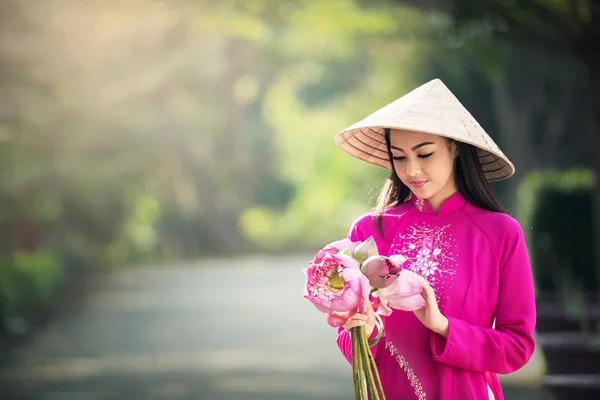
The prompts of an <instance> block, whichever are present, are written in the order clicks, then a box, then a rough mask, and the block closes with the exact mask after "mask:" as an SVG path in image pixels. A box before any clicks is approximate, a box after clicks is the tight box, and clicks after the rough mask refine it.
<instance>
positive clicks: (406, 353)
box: [336, 79, 535, 400]
mask: <svg viewBox="0 0 600 400" xmlns="http://www.w3.org/2000/svg"><path fill="white" fill-rule="evenodd" d="M336 142H337V144H338V145H339V146H340V147H341V148H342V149H343V150H344V151H346V152H348V153H349V154H351V155H353V156H355V157H357V158H359V159H362V160H365V161H367V162H370V163H372V164H375V165H378V166H380V167H384V168H387V169H390V170H391V175H390V178H389V179H388V180H387V182H386V184H385V185H384V187H383V189H382V192H381V194H380V197H379V203H378V205H377V206H376V208H375V210H374V211H373V212H372V213H369V214H367V215H364V216H362V217H360V218H358V219H357V220H356V221H355V222H354V224H353V226H352V229H351V232H350V239H351V240H353V241H357V240H365V239H367V238H368V237H369V236H373V237H374V238H375V240H376V242H377V247H378V250H379V253H380V254H382V255H388V256H389V255H392V254H402V255H404V256H405V257H407V258H408V261H407V262H406V263H405V264H404V265H403V267H404V268H407V269H410V270H412V271H413V272H414V273H416V274H418V276H419V279H421V280H422V282H423V286H424V289H423V293H422V295H423V297H424V299H425V302H426V306H425V307H424V308H422V309H420V310H417V311H415V312H406V311H398V310H396V311H394V312H393V313H392V314H391V315H390V316H388V317H382V325H381V326H377V325H378V324H377V323H376V321H377V319H376V318H375V315H374V312H373V310H372V308H368V310H367V312H366V313H365V314H358V313H357V314H354V315H353V316H352V317H350V318H349V319H348V321H347V322H346V324H345V325H344V326H343V328H340V329H339V335H338V339H337V343H338V346H339V347H340V349H341V351H342V353H343V354H344V355H345V356H346V358H347V359H348V361H350V362H351V358H352V351H351V348H352V347H351V341H350V335H349V333H348V332H349V329H350V328H352V327H355V326H360V325H365V326H366V331H367V335H368V336H369V337H370V339H371V342H373V341H375V342H376V343H374V344H373V345H372V347H371V350H372V352H373V355H374V357H375V361H376V363H377V366H378V370H379V374H380V377H381V380H382V383H383V387H384V392H385V394H386V397H387V398H388V399H390V400H392V399H420V400H422V399H428V400H436V399H440V400H463V399H494V400H501V399H503V395H502V391H501V388H500V385H499V383H498V379H497V377H496V374H497V373H501V374H506V373H510V372H513V371H516V370H517V369H519V368H521V367H522V366H523V365H525V364H526V363H527V361H528V360H529V358H530V357H531V355H532V353H533V350H534V347H535V343H534V339H533V332H534V327H535V300H534V290H533V279H532V273H531V267H530V264H529V257H528V254H527V248H526V245H525V241H524V238H523V232H522V229H521V227H520V226H519V224H518V223H517V222H516V221H515V220H514V219H512V218H511V217H510V216H508V215H507V214H505V213H503V212H502V209H501V208H500V206H499V204H498V202H497V201H496V200H495V199H494V196H493V195H492V192H491V191H490V189H489V186H488V181H494V180H500V179H505V178H508V177H510V176H511V175H512V174H513V173H514V167H513V165H512V164H511V162H510V161H509V160H508V158H507V157H506V156H505V155H504V154H503V153H502V151H501V150H500V149H499V148H498V147H497V146H496V144H495V143H494V142H493V140H492V139H491V138H490V137H489V136H488V135H487V134H486V133H485V131H484V130H483V129H482V128H481V126H480V125H479V124H478V123H477V121H475V119H474V118H473V117H472V116H471V115H470V114H469V112H468V111H467V110H466V109H465V108H464V107H463V106H462V104H460V102H459V101H458V100H457V99H456V97H454V95H453V94H452V93H451V92H450V91H449V90H448V88H446V86H445V85H444V84H443V83H442V82H441V81H440V80H438V79H436V80H433V81H431V82H429V83H427V84H425V85H423V86H421V87H419V88H417V89H415V90H414V91H412V92H411V93H409V94H407V95H406V96H404V97H402V98H400V99H399V100H396V101H395V102H393V103H391V104H389V105H388V106H386V107H384V108H382V109H381V110H379V111H377V112H375V113H373V114H371V115H370V116H368V117H367V118H365V119H364V120H363V121H361V122H359V123H357V124H355V125H353V126H351V127H350V128H348V129H346V130H344V131H342V132H341V133H339V134H338V135H337V136H336ZM377 337H380V338H381V339H379V340H378V341H377V340H376V339H377Z"/></svg>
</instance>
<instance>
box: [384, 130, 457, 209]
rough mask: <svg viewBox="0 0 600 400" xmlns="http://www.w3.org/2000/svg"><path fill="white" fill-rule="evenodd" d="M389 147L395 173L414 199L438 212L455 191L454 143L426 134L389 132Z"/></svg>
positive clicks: (455, 150) (455, 153)
mask: <svg viewBox="0 0 600 400" xmlns="http://www.w3.org/2000/svg"><path fill="white" fill-rule="evenodd" d="M390 145H391V150H392V156H393V157H394V168H395V169H396V174H397V175H398V177H399V178H400V180H401V181H402V182H403V183H404V184H405V185H406V186H408V188H409V189H410V190H411V192H413V194H414V195H415V196H417V197H419V198H421V199H424V200H427V201H428V202H429V204H431V206H432V207H433V208H434V209H436V210H438V209H439V207H440V206H441V204H442V203H443V202H444V200H446V199H447V198H448V197H450V196H452V194H454V193H455V192H456V190H457V188H456V181H455V179H454V159H455V158H456V156H457V155H458V151H457V148H456V144H455V143H454V142H449V141H448V140H446V139H444V138H442V137H440V136H436V135H430V134H427V133H420V132H411V131H399V130H392V131H391V132H390Z"/></svg>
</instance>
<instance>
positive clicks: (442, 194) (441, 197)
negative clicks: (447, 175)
mask: <svg viewBox="0 0 600 400" xmlns="http://www.w3.org/2000/svg"><path fill="white" fill-rule="evenodd" d="M457 191H458V188H457V187H456V184H455V183H454V182H452V183H451V184H449V185H448V186H447V187H446V188H444V189H443V190H440V191H439V192H438V193H436V194H435V195H433V196H431V197H430V198H428V199H426V200H427V202H428V203H429V205H430V206H431V208H433V210H434V211H435V212H436V214H437V213H438V211H440V208H441V207H442V204H444V202H445V201H446V200H448V199H449V198H450V197H452V196H453V195H454V193H456V192H457Z"/></svg>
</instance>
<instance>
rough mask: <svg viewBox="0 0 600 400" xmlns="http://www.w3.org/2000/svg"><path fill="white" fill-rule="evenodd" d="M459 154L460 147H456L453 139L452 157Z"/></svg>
mask: <svg viewBox="0 0 600 400" xmlns="http://www.w3.org/2000/svg"><path fill="white" fill-rule="evenodd" d="M459 155H460V149H459V148H458V145H457V144H456V141H453V142H452V158H456V157H458V156H459Z"/></svg>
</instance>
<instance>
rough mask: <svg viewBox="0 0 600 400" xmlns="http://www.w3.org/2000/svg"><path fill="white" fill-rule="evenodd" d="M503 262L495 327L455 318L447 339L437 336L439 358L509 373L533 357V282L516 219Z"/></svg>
mask: <svg viewBox="0 0 600 400" xmlns="http://www.w3.org/2000/svg"><path fill="white" fill-rule="evenodd" d="M500 261H501V262H500V270H499V288H498V303H497V307H496V327H495V329H493V328H484V327H481V326H476V325H471V324H469V323H467V322H465V321H462V320H460V319H457V318H450V317H449V318H448V320H449V328H448V338H447V339H444V338H443V337H442V336H440V335H438V334H436V333H433V332H432V333H431V349H432V353H433V357H434V359H435V360H437V361H439V362H442V363H445V364H448V365H451V366H454V367H459V368H463V369H467V370H471V371H476V372H483V371H490V372H494V373H500V374H506V373H510V372H514V371H516V370H517V369H519V368H521V367H522V366H523V365H525V364H526V363H527V361H528V360H529V358H530V357H531V355H532V354H533V350H534V347H535V342H534V338H533V333H534V328H535V320H536V311H535V297H534V289H533V278H532V272H531V266H530V262H529V256H528V254H527V247H526V245H525V240H524V238H523V232H522V230H521V227H520V226H519V225H518V223H516V221H515V222H514V224H511V225H509V227H508V229H507V230H506V232H505V235H504V246H503V251H502V253H501V258H500Z"/></svg>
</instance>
